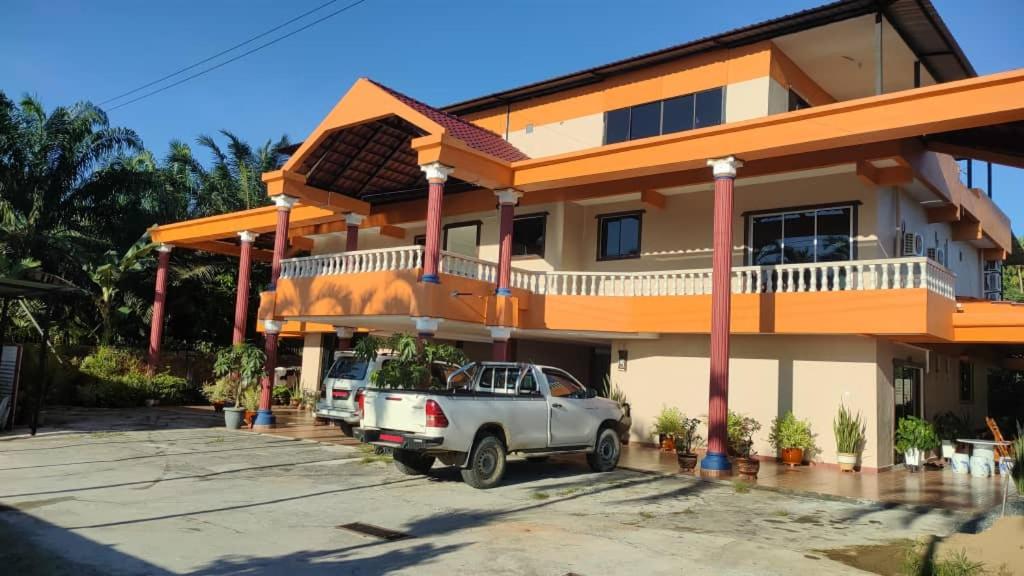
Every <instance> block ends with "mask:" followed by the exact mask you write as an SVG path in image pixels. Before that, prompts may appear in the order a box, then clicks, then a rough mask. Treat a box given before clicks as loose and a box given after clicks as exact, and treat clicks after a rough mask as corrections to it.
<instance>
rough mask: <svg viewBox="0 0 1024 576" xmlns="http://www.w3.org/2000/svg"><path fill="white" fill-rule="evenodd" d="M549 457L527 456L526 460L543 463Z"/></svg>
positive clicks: (532, 462)
mask: <svg viewBox="0 0 1024 576" xmlns="http://www.w3.org/2000/svg"><path fill="white" fill-rule="evenodd" d="M550 458H551V457H550V456H527V457H526V461H527V462H529V463H531V464H543V463H544V462H547V461H548V460H549V459H550Z"/></svg>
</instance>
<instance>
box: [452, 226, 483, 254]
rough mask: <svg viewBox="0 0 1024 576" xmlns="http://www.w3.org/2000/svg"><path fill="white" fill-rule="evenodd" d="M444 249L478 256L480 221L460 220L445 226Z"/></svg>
mask: <svg viewBox="0 0 1024 576" xmlns="http://www.w3.org/2000/svg"><path fill="white" fill-rule="evenodd" d="M443 246H444V248H443V249H444V251H445V252H454V253H456V254H461V255H463V256H468V257H470V258H476V257H477V252H478V250H477V249H478V248H479V247H480V222H479V221H474V222H458V223H453V224H448V225H446V226H445V227H444V242H443Z"/></svg>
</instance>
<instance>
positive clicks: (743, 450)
mask: <svg viewBox="0 0 1024 576" xmlns="http://www.w3.org/2000/svg"><path fill="white" fill-rule="evenodd" d="M760 429H761V423H760V422H758V421H757V420H754V419H753V418H751V417H750V416H745V415H743V414H737V413H736V412H733V411H732V410H729V416H728V419H727V420H726V434H727V436H728V438H729V450H730V451H732V453H733V454H735V455H737V456H742V457H744V458H750V457H751V456H752V455H753V454H754V450H753V446H754V434H755V433H757V431H758V430H760Z"/></svg>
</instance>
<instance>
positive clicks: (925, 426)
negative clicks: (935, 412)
mask: <svg viewBox="0 0 1024 576" xmlns="http://www.w3.org/2000/svg"><path fill="white" fill-rule="evenodd" d="M938 447H939V437H938V435H937V434H935V428H934V427H933V426H932V424H931V422H928V421H927V420H922V419H920V418H918V417H916V416H906V417H904V418H900V421H899V423H898V424H897V425H896V450H897V451H898V452H902V453H903V459H904V463H905V464H906V465H907V468H909V469H910V471H911V472H916V471H917V470H918V468H919V467H920V466H921V462H922V460H923V458H924V457H925V455H926V453H927V452H929V451H931V450H934V449H936V448H938Z"/></svg>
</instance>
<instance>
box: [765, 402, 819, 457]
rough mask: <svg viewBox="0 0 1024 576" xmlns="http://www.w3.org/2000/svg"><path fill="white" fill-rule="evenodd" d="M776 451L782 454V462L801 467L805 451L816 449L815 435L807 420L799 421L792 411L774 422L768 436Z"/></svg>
mask: <svg viewBox="0 0 1024 576" xmlns="http://www.w3.org/2000/svg"><path fill="white" fill-rule="evenodd" d="M768 441H769V442H771V444H772V446H774V447H775V450H777V451H779V452H781V453H782V462H783V464H787V465H789V466H799V465H800V464H802V463H803V461H804V451H810V450H812V449H813V448H814V435H813V434H811V425H810V423H809V422H807V421H806V420H799V419H797V417H796V416H794V415H793V412H792V411H789V412H786V414H785V415H784V416H783V417H782V418H775V419H774V420H772V431H771V433H770V434H769V436H768Z"/></svg>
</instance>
